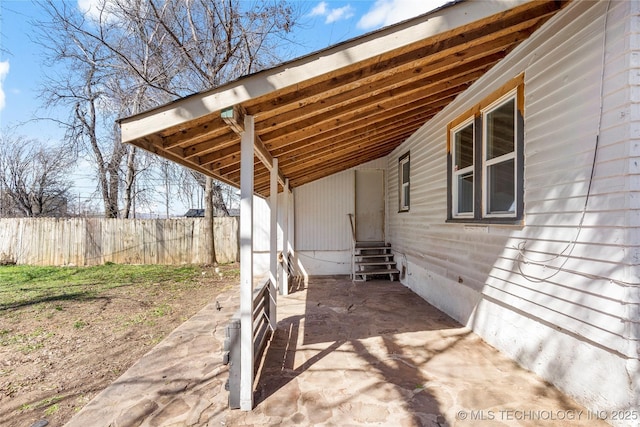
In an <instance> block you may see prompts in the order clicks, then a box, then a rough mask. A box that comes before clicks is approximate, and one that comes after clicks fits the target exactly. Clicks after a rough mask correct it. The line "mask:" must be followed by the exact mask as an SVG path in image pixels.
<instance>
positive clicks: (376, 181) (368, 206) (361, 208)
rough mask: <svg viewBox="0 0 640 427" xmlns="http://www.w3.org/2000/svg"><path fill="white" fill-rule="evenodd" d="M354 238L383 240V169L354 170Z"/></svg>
mask: <svg viewBox="0 0 640 427" xmlns="http://www.w3.org/2000/svg"><path fill="white" fill-rule="evenodd" d="M355 172H356V240H357V241H358V242H384V171H383V170H381V169H361V170H356V171H355Z"/></svg>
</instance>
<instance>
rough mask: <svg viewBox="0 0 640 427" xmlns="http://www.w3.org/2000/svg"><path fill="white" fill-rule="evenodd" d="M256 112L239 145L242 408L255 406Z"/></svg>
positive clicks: (250, 118) (244, 409)
mask: <svg viewBox="0 0 640 427" xmlns="http://www.w3.org/2000/svg"><path fill="white" fill-rule="evenodd" d="M254 135H255V131H254V122H253V116H249V115H247V116H245V117H244V131H243V132H242V134H241V142H240V144H241V147H240V328H241V329H240V409H241V410H243V411H251V410H252V409H253V372H254V370H253V168H254V164H253V142H254V138H255V136H254Z"/></svg>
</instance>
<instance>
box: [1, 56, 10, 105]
mask: <svg viewBox="0 0 640 427" xmlns="http://www.w3.org/2000/svg"><path fill="white" fill-rule="evenodd" d="M7 74H9V61H1V62H0V111H2V110H4V106H5V96H4V79H5V77H7Z"/></svg>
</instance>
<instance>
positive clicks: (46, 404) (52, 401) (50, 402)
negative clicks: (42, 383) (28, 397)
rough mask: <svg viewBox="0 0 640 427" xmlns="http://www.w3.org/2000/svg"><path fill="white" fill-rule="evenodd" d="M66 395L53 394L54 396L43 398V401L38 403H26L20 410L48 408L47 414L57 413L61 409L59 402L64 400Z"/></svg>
mask: <svg viewBox="0 0 640 427" xmlns="http://www.w3.org/2000/svg"><path fill="white" fill-rule="evenodd" d="M65 397H66V396H53V397H48V398H46V399H42V400H41V401H39V402H36V403H25V404H24V405H22V406H20V410H21V411H29V410H31V409H42V408H47V410H46V411H45V414H46V415H52V414H55V413H56V412H57V411H58V409H60V408H59V406H58V402H60V401H61V400H63V399H64V398H65ZM52 408H53V409H52Z"/></svg>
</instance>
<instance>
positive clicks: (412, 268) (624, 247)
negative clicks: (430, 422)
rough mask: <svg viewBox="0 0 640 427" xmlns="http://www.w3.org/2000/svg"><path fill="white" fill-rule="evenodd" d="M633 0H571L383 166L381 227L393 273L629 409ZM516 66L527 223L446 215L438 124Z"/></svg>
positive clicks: (632, 361)
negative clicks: (404, 194)
mask: <svg viewBox="0 0 640 427" xmlns="http://www.w3.org/2000/svg"><path fill="white" fill-rule="evenodd" d="M638 9H639V7H638V2H635V1H634V2H616V1H612V2H572V3H571V4H570V5H569V6H567V7H566V9H565V10H563V11H561V12H560V13H559V14H558V15H557V16H556V17H554V18H553V19H552V20H550V21H549V22H548V23H547V24H545V26H543V27H542V28H541V29H539V30H538V31H537V32H536V33H534V34H533V35H532V36H531V37H530V38H529V39H528V40H527V41H525V42H524V43H523V44H522V45H520V46H519V47H518V48H517V49H516V50H514V51H513V52H512V53H511V54H510V55H509V56H508V57H507V58H505V59H504V60H503V61H502V62H501V63H499V64H498V65H497V66H496V67H494V68H493V69H492V70H491V71H489V72H488V73H487V74H486V75H485V76H484V77H483V78H482V79H480V80H479V81H478V82H476V83H475V84H474V85H473V86H472V87H470V88H469V89H468V90H467V91H466V92H465V93H464V94H463V95H462V96H459V97H458V98H457V99H456V100H455V101H454V102H453V103H452V104H451V105H449V106H448V107H447V108H446V109H445V110H443V111H442V112H441V113H440V114H439V115H437V116H436V117H435V118H434V119H432V120H431V121H429V122H428V123H427V124H426V125H425V126H423V127H422V128H421V129H420V130H419V131H417V132H416V133H415V134H414V135H413V136H412V137H410V138H409V139H408V140H407V141H406V142H405V143H404V144H403V145H402V146H400V147H399V148H398V149H397V150H395V151H394V152H393V153H392V154H391V155H390V156H389V157H388V160H389V162H388V166H387V170H388V171H389V172H388V174H387V176H388V181H387V185H388V188H387V194H388V195H389V196H388V197H389V201H388V204H387V209H388V212H387V213H388V214H387V218H388V221H389V222H388V225H387V228H388V234H387V236H389V238H388V240H390V242H391V243H392V245H393V247H394V250H395V251H396V254H397V257H396V258H397V259H398V260H399V261H400V264H401V265H400V266H401V267H404V269H405V274H404V275H403V277H402V282H403V283H404V284H405V285H407V286H408V287H410V288H411V289H412V290H414V291H415V292H416V293H417V294H419V295H421V296H422V297H423V298H425V299H426V300H428V301H429V302H431V303H432V304H434V305H435V306H437V307H439V308H440V309H442V310H443V311H445V312H446V313H448V314H449V315H451V316H452V317H454V318H456V319H457V320H459V321H460V322H462V323H463V324H466V325H468V326H469V327H471V328H472V329H473V330H474V331H476V332H477V333H478V334H479V335H481V336H482V337H483V338H484V339H485V340H487V341H488V342H489V343H490V344H492V345H493V346H495V347H496V348H498V349H500V350H501V351H503V352H505V353H507V354H508V355H510V356H511V357H512V358H514V359H515V360H517V361H518V362H519V363H520V364H522V365H523V366H524V367H526V368H528V369H531V370H533V371H534V372H536V373H538V374H539V375H541V376H542V377H544V378H545V379H547V380H549V381H550V382H552V383H554V384H555V385H557V386H558V387H559V388H560V389H562V390H563V391H565V392H566V393H568V394H570V395H571V396H573V397H574V398H576V400H578V401H580V402H581V403H583V404H585V405H586V406H587V407H589V408H591V409H594V410H595V409H597V410H604V411H612V410H620V409H629V410H637V408H638V407H640V401H639V400H638V399H639V397H638V396H639V385H638V384H639V378H638V375H639V373H638V372H639V370H638V319H639V316H638V314H639V311H638V310H639V309H638V299H639V297H638V292H639V288H638V282H639V280H638V259H639V256H638V255H639V251H640V250H639V247H638V245H639V243H640V235H639V232H638V225H639V224H638V223H639V222H640V215H639V211H638V208H639V205H640V203H639V202H638V199H639V197H640V196H639V194H640V193H638V190H639V188H638V187H639V186H640V180H639V179H638V176H639V175H638V172H639V170H640V166H639V162H638V160H639V159H638V154H639V153H640V139H637V138H640V122H639V120H640V111H639V110H638V104H637V101H638V99H640V88H639V87H638V82H639V81H640V78H638V75H639V73H638V65H640V53H639V51H638V47H639V46H638V44H639V43H638V34H637V32H638V31H637V30H638V28H640V26H639V22H638ZM605 28H606V30H605ZM521 73H524V80H525V89H524V94H525V95H524V96H525V113H524V126H525V130H524V132H525V142H524V150H525V151H524V156H525V169H524V174H525V182H524V187H525V190H524V205H525V211H524V221H523V224H521V225H495V224H460V223H447V222H446V218H447V148H446V141H447V124H448V123H450V122H451V121H453V120H454V119H456V118H458V117H459V116H460V115H461V114H463V113H464V112H465V111H468V110H469V109H470V108H471V107H473V106H474V105H476V104H477V103H479V102H480V101H482V100H483V99H484V98H486V97H487V96H489V95H490V94H492V93H493V92H494V91H495V90H496V89H498V88H500V87H501V86H502V85H503V84H505V83H506V82H507V81H508V80H509V79H512V78H514V77H516V76H518V75H519V74H521ZM601 95H602V96H601ZM634 102H635V103H634ZM601 108H602V114H601ZM596 142H597V143H598V149H597V155H596V158H595V170H594V177H593V180H592V182H591V190H590V196H589V198H588V203H587V207H586V212H585V214H584V219H583V221H582V226H580V223H581V218H582V215H583V208H584V206H585V200H586V195H587V192H588V188H589V182H590V180H591V179H590V177H591V171H592V165H593V163H594V150H595V147H596ZM406 152H410V154H411V166H410V167H411V184H410V185H411V206H410V211H409V212H402V213H398V212H397V209H395V207H397V206H398V197H397V194H398V193H397V187H398V179H397V178H398V177H397V173H396V172H395V171H396V170H397V165H398V160H399V158H400V157H401V156H403V155H404V154H405V153H406ZM518 248H520V249H522V248H525V249H524V250H519V249H518ZM473 409H477V408H473ZM609 421H610V422H612V423H614V424H619V425H634V424H632V423H637V421H632V420H611V419H610V420H609Z"/></svg>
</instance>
